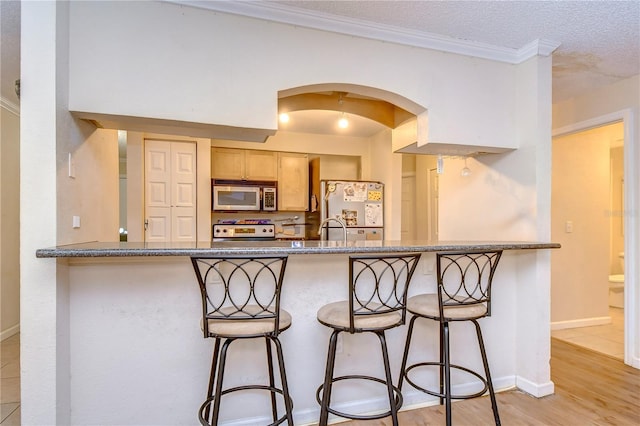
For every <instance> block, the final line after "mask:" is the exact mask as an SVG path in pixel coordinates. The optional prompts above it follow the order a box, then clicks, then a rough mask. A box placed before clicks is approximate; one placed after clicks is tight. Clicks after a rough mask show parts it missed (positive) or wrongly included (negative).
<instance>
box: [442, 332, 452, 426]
mask: <svg viewBox="0 0 640 426" xmlns="http://www.w3.org/2000/svg"><path fill="white" fill-rule="evenodd" d="M442 336H443V340H444V345H443V354H444V386H445V390H444V394H445V412H446V417H447V426H451V352H450V350H449V323H448V322H447V321H445V322H444V323H443V325H442ZM441 377H442V376H441Z"/></svg>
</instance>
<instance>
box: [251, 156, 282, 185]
mask: <svg viewBox="0 0 640 426" xmlns="http://www.w3.org/2000/svg"><path fill="white" fill-rule="evenodd" d="M245 170H246V173H245V179H247V180H278V154H277V153H276V152H273V151H254V150H248V151H245Z"/></svg>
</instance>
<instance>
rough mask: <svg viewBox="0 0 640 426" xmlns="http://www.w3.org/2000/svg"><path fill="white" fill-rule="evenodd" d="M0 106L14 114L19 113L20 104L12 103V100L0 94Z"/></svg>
mask: <svg viewBox="0 0 640 426" xmlns="http://www.w3.org/2000/svg"><path fill="white" fill-rule="evenodd" d="M0 107H2V108H4V109H6V110H7V111H9V112H11V113H13V114H15V115H18V116H19V115H20V106H19V105H17V104H14V103H13V102H11V101H10V100H8V99H6V98H3V97H2V96H0Z"/></svg>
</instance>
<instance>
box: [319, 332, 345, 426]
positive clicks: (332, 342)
mask: <svg viewBox="0 0 640 426" xmlns="http://www.w3.org/2000/svg"><path fill="white" fill-rule="evenodd" d="M338 334H340V330H334V331H333V333H331V338H330V339H329V351H328V353H327V367H326V370H325V374H324V384H323V385H322V404H320V423H319V426H327V422H328V421H329V403H330V402H331V385H332V381H333V367H334V366H335V362H336V346H337V342H338Z"/></svg>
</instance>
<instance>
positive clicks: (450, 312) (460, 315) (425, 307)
mask: <svg viewBox="0 0 640 426" xmlns="http://www.w3.org/2000/svg"><path fill="white" fill-rule="evenodd" d="M407 310H408V311H409V312H411V313H412V314H416V315H420V316H423V317H427V318H433V319H438V318H440V307H439V302H438V295H437V294H420V295H418V296H413V297H410V298H409V300H408V301H407ZM485 315H487V305H486V303H474V304H471V305H455V306H445V307H444V317H445V319H448V320H468V319H476V318H482V317H484V316H485Z"/></svg>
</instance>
